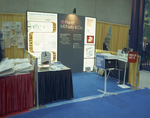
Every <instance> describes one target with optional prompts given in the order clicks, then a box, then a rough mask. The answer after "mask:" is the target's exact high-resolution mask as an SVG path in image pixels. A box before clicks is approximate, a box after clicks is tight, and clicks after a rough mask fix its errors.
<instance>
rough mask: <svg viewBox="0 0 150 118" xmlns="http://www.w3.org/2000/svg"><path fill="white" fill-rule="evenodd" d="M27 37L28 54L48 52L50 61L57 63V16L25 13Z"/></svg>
mask: <svg viewBox="0 0 150 118" xmlns="http://www.w3.org/2000/svg"><path fill="white" fill-rule="evenodd" d="M27 35H28V44H27V45H28V51H29V52H31V53H32V54H33V55H38V54H37V53H39V55H40V54H41V52H43V51H48V52H51V61H57V14H55V13H42V12H30V11H27ZM38 62H40V60H39V61H38Z"/></svg>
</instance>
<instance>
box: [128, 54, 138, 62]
mask: <svg viewBox="0 0 150 118" xmlns="http://www.w3.org/2000/svg"><path fill="white" fill-rule="evenodd" d="M137 56H138V52H129V53H128V62H129V63H136V60H137Z"/></svg>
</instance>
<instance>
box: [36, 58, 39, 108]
mask: <svg viewBox="0 0 150 118" xmlns="http://www.w3.org/2000/svg"><path fill="white" fill-rule="evenodd" d="M38 81H39V80H38V58H36V108H37V109H39V90H38V86H39V83H38Z"/></svg>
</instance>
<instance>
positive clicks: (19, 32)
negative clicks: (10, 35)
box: [15, 22, 22, 37]
mask: <svg viewBox="0 0 150 118" xmlns="http://www.w3.org/2000/svg"><path fill="white" fill-rule="evenodd" d="M15 35H16V36H17V37H21V36H22V23H21V22H16V26H15Z"/></svg>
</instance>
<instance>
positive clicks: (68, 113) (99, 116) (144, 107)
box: [11, 89, 150, 118]
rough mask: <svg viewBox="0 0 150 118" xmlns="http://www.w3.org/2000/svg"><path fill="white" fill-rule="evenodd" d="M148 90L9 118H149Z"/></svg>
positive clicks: (149, 90) (149, 97)
mask: <svg viewBox="0 0 150 118" xmlns="http://www.w3.org/2000/svg"><path fill="white" fill-rule="evenodd" d="M149 109H150V89H141V90H136V91H131V92H126V93H121V94H118V95H117V96H116V95H112V96H105V97H103V98H96V99H91V100H86V101H82V102H76V103H69V104H65V105H60V106H55V107H50V108H43V109H39V110H34V111H30V112H28V113H24V114H20V115H16V116H12V117H11V118H150V111H149Z"/></svg>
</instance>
